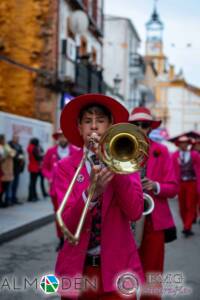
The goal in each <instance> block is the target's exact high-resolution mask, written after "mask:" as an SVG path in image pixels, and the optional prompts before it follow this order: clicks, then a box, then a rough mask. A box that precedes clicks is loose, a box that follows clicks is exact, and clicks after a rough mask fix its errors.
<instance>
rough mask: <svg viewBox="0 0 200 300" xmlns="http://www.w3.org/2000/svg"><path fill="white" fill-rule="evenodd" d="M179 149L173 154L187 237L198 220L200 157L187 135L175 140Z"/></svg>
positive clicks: (184, 229)
mask: <svg viewBox="0 0 200 300" xmlns="http://www.w3.org/2000/svg"><path fill="white" fill-rule="evenodd" d="M174 142H175V144H176V145H177V147H178V148H179V149H178V150H177V151H176V152H175V153H174V154H173V161H174V166H175V170H176V176H177V179H178V181H179V194H178V200H179V210H180V216H181V220H182V222H183V231H182V233H183V234H184V236H185V237H189V236H192V235H193V234H194V233H193V231H192V223H193V221H194V220H195V218H196V213H197V212H196V207H197V199H198V191H199V192H200V172H199V170H200V155H199V153H198V152H197V151H194V150H192V151H191V150H190V149H189V148H190V145H191V139H190V138H189V137H187V136H185V135H183V136H179V137H178V138H177V139H175V140H174Z"/></svg>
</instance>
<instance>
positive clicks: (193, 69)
mask: <svg viewBox="0 0 200 300" xmlns="http://www.w3.org/2000/svg"><path fill="white" fill-rule="evenodd" d="M104 3H105V13H106V14H112V15H117V16H124V17H127V18H130V19H131V20H132V22H133V24H134V25H135V27H136V30H137V31H138V33H139V36H140V38H141V40H142V43H141V48H140V53H142V54H144V42H145V37H146V29H145V23H146V22H147V21H148V20H149V18H150V15H151V13H152V10H153V6H154V0H122V1H118V0H105V1H104ZM157 8H158V12H159V14H160V18H161V20H162V21H163V23H164V26H165V28H164V53H165V55H166V56H167V57H168V58H169V63H170V64H174V65H175V68H176V72H178V71H179V70H180V68H182V69H183V71H184V75H185V79H186V80H187V81H188V82H189V83H191V84H193V85H195V86H198V87H200V33H199V31H200V0H159V1H158V2H157ZM188 44H191V46H190V47H188V46H187V45H188Z"/></svg>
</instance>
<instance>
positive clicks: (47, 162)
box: [42, 129, 78, 251]
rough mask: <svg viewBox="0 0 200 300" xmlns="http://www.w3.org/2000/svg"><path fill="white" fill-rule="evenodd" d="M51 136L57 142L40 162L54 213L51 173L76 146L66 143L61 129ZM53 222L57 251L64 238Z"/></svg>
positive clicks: (72, 152)
mask: <svg viewBox="0 0 200 300" xmlns="http://www.w3.org/2000/svg"><path fill="white" fill-rule="evenodd" d="M52 137H53V138H54V140H55V141H56V142H57V144H56V145H54V146H53V147H51V148H49V149H48V150H47V152H46V153H45V155H44V158H43V162H42V174H43V176H44V177H45V178H46V179H47V180H48V182H49V187H50V190H49V193H50V196H51V200H52V204H53V208H54V212H55V213H56V211H57V209H58V202H57V199H56V194H55V190H54V184H53V182H54V180H53V177H54V176H53V174H54V171H55V168H56V166H57V164H58V161H59V160H61V159H62V158H65V157H68V156H71V155H73V154H74V153H75V152H76V151H77V150H78V148H77V147H75V146H73V145H71V144H69V143H68V141H67V139H66V138H65V136H64V135H63V133H62V130H61V129H58V130H57V131H56V132H54V134H53V135H52ZM55 222H56V233H57V237H58V239H59V243H58V246H57V248H56V251H58V250H59V249H60V248H61V247H62V246H63V243H64V238H63V233H62V231H61V230H60V227H59V226H58V223H57V221H55Z"/></svg>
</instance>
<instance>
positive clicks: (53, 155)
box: [42, 145, 79, 195]
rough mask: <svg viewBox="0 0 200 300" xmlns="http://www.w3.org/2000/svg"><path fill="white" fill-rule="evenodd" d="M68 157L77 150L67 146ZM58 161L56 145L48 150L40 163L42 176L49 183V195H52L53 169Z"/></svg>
mask: <svg viewBox="0 0 200 300" xmlns="http://www.w3.org/2000/svg"><path fill="white" fill-rule="evenodd" d="M68 147H69V156H71V155H73V154H74V153H75V152H76V151H77V150H78V149H79V148H77V147H75V146H72V145H69V146H68ZM59 160H60V158H59V156H58V145H56V146H53V147H51V148H49V149H48V150H47V152H46V154H45V156H44V158H43V162H42V174H43V176H44V177H45V178H47V180H48V181H49V183H50V195H52V194H53V193H54V187H53V185H52V180H53V173H54V169H55V167H56V166H57V163H58V161H59Z"/></svg>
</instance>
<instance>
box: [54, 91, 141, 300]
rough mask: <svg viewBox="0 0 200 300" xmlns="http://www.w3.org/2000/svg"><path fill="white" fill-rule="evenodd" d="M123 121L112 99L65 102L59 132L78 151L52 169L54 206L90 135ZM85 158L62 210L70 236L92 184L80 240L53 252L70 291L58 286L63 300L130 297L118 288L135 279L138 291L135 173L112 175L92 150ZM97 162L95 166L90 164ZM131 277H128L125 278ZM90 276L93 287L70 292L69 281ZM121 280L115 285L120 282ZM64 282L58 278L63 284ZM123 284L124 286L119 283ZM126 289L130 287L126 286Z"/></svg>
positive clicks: (138, 196) (97, 136)
mask: <svg viewBox="0 0 200 300" xmlns="http://www.w3.org/2000/svg"><path fill="white" fill-rule="evenodd" d="M120 122H128V111H127V110H126V109H125V107H123V105H122V104H120V103H119V102H118V101H116V100H115V99H113V98H110V97H108V96H104V95H100V94H87V95H81V96H78V97H76V98H75V99H73V101H71V102H69V103H68V104H67V105H66V106H65V108H64V110H63V112H62V114H61V128H62V130H63V133H64V135H65V137H66V138H67V139H68V140H69V142H71V143H73V144H74V145H76V146H78V147H81V150H80V151H78V152H76V153H75V154H74V155H73V156H72V157H71V158H70V159H69V158H66V159H63V160H62V161H60V162H59V163H58V167H57V169H56V176H55V178H56V180H55V189H56V195H57V199H58V202H59V205H60V204H61V203H62V200H63V197H64V195H65V193H66V191H67V188H68V187H69V184H70V182H71V180H72V178H73V176H74V173H75V171H76V169H77V167H78V166H79V163H80V161H81V159H82V157H83V151H84V149H86V148H87V147H89V145H90V143H89V141H90V139H91V137H93V135H95V139H96V142H97V143H98V140H99V139H100V138H101V136H102V135H103V134H104V133H105V132H106V131H107V129H108V128H109V127H110V126H111V125H112V124H116V123H120ZM89 150H90V151H89V154H88V157H87V160H86V161H85V164H84V165H83V167H82V169H81V171H80V173H79V176H78V177H77V180H76V182H75V185H74V187H73V191H72V192H71V195H70V197H69V199H68V202H67V204H66V206H65V209H64V212H63V220H64V223H65V224H66V226H67V227H68V228H69V229H70V230H71V231H72V232H73V233H74V232H75V230H76V228H77V224H78V222H79V219H80V215H81V213H82V210H83V207H84V205H85V201H86V199H87V194H88V188H89V185H90V183H91V181H92V179H93V178H95V180H96V188H95V193H94V196H93V198H92V202H91V203H90V207H89V210H88V212H87V215H86V219H85V222H84V225H83V230H82V232H81V236H80V241H79V243H78V244H77V245H72V244H70V243H69V242H68V240H66V241H65V243H64V246H63V248H62V249H61V250H60V251H59V253H58V258H57V262H56V271H55V273H56V276H57V277H59V278H60V280H61V282H62V278H66V277H67V278H69V279H70V288H69V286H68V288H65V287H63V289H62V287H61V288H60V291H59V292H60V294H61V295H62V298H61V299H62V300H64V299H77V298H78V299H82V300H86V299H113V300H118V299H131V300H133V299H136V298H135V295H131V297H128V298H127V296H124V294H123V293H122V292H120V291H121V290H120V289H119V286H118V283H119V284H120V282H121V281H123V279H124V280H125V277H123V276H126V274H127V273H128V274H129V276H133V277H132V278H135V280H136V282H137V284H138V286H137V287H136V289H138V288H139V284H140V282H143V280H144V275H143V271H142V266H141V263H140V259H139V255H138V252H137V247H136V243H135V240H134V237H133V235H132V231H131V227H130V221H136V220H137V219H139V218H140V217H141V215H142V212H143V206H144V201H143V194H142V187H141V182H140V176H139V173H138V172H135V173H133V174H130V175H119V174H114V173H113V172H112V171H110V170H109V169H108V168H107V167H106V166H105V165H104V166H101V167H100V165H101V164H99V163H100V162H99V161H98V157H97V154H95V151H94V149H91V148H90V147H89ZM97 162H98V165H95V164H96V163H97ZM130 274H131V275H130ZM77 277H78V278H79V279H80V278H81V280H83V282H84V279H86V278H87V279H89V280H91V279H92V278H96V283H97V285H96V286H95V289H85V288H84V285H83V289H82V290H80V289H76V287H74V281H75V280H76V279H77ZM120 279H121V281H120ZM63 281H64V280H63ZM123 283H124V282H123ZM131 287H132V285H131Z"/></svg>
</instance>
